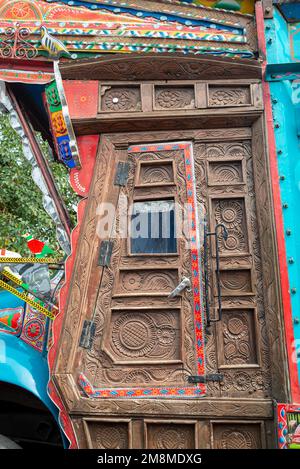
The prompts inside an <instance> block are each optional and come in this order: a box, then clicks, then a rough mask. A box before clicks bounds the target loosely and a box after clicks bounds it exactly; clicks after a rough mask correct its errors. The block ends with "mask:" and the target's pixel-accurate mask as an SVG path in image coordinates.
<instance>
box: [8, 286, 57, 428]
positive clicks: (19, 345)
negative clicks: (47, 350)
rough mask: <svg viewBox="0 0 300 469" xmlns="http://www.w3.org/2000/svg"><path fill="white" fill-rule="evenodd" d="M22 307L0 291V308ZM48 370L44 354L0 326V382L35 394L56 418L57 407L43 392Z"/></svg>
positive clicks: (18, 300) (17, 301) (12, 296)
mask: <svg viewBox="0 0 300 469" xmlns="http://www.w3.org/2000/svg"><path fill="white" fill-rule="evenodd" d="M18 306H23V307H24V306H25V304H24V301H23V300H21V299H19V298H17V297H16V296H14V295H12V294H11V293H9V292H7V291H4V290H2V291H0V309H1V308H16V307H18ZM48 380H49V369H48V363H47V357H46V356H43V354H42V353H40V352H39V351H37V350H35V349H34V348H33V347H31V346H30V345H28V344H26V343H25V342H24V341H23V340H22V339H20V338H19V337H17V336H14V335H11V334H7V333H6V332H3V331H2V332H1V329H0V382H1V381H4V382H7V383H11V384H14V385H16V386H19V387H20V388H23V389H26V390H27V391H29V392H31V393H32V394H34V395H35V396H36V397H38V398H39V399H40V400H41V401H42V402H43V403H44V404H45V406H46V407H48V409H49V410H50V412H51V413H52V415H53V416H54V418H55V419H56V420H57V421H58V409H57V408H56V406H55V405H54V404H53V402H52V401H51V399H50V398H49V396H48V393H47V387H48Z"/></svg>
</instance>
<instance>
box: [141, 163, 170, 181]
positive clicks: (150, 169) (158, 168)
mask: <svg viewBox="0 0 300 469" xmlns="http://www.w3.org/2000/svg"><path fill="white" fill-rule="evenodd" d="M172 182H173V183H174V172H173V164H172V162H171V161H170V163H168V162H166V163H160V164H159V165H158V164H147V163H141V166H140V174H139V181H138V183H139V184H163V183H172Z"/></svg>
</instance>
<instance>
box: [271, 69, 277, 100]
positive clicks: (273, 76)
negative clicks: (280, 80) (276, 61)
mask: <svg viewBox="0 0 300 469" xmlns="http://www.w3.org/2000/svg"><path fill="white" fill-rule="evenodd" d="M275 77H276V75H271V78H275ZM272 103H274V104H277V103H278V100H277V99H276V98H273V99H272Z"/></svg>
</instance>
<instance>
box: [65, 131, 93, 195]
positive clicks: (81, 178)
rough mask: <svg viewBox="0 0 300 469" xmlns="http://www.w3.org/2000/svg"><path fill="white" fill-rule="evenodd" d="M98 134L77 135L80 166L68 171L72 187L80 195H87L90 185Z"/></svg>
mask: <svg viewBox="0 0 300 469" xmlns="http://www.w3.org/2000/svg"><path fill="white" fill-rule="evenodd" d="M98 143H99V135H82V136H80V137H77V144H78V150H79V154H80V162H81V168H79V169H78V168H73V169H71V171H70V183H71V186H72V188H73V189H74V191H75V192H77V194H78V195H80V196H81V197H87V196H88V193H89V189H90V185H91V180H92V176H93V173H94V166H95V161H96V156H97V150H98Z"/></svg>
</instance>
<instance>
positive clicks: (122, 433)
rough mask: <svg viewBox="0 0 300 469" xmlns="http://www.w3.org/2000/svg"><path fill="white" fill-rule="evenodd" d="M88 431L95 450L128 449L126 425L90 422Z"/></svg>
mask: <svg viewBox="0 0 300 469" xmlns="http://www.w3.org/2000/svg"><path fill="white" fill-rule="evenodd" d="M88 430H89V434H90V438H91V441H92V447H93V448H94V449H126V448H128V425H127V424H126V423H102V422H101V423H96V422H89V424H88Z"/></svg>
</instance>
